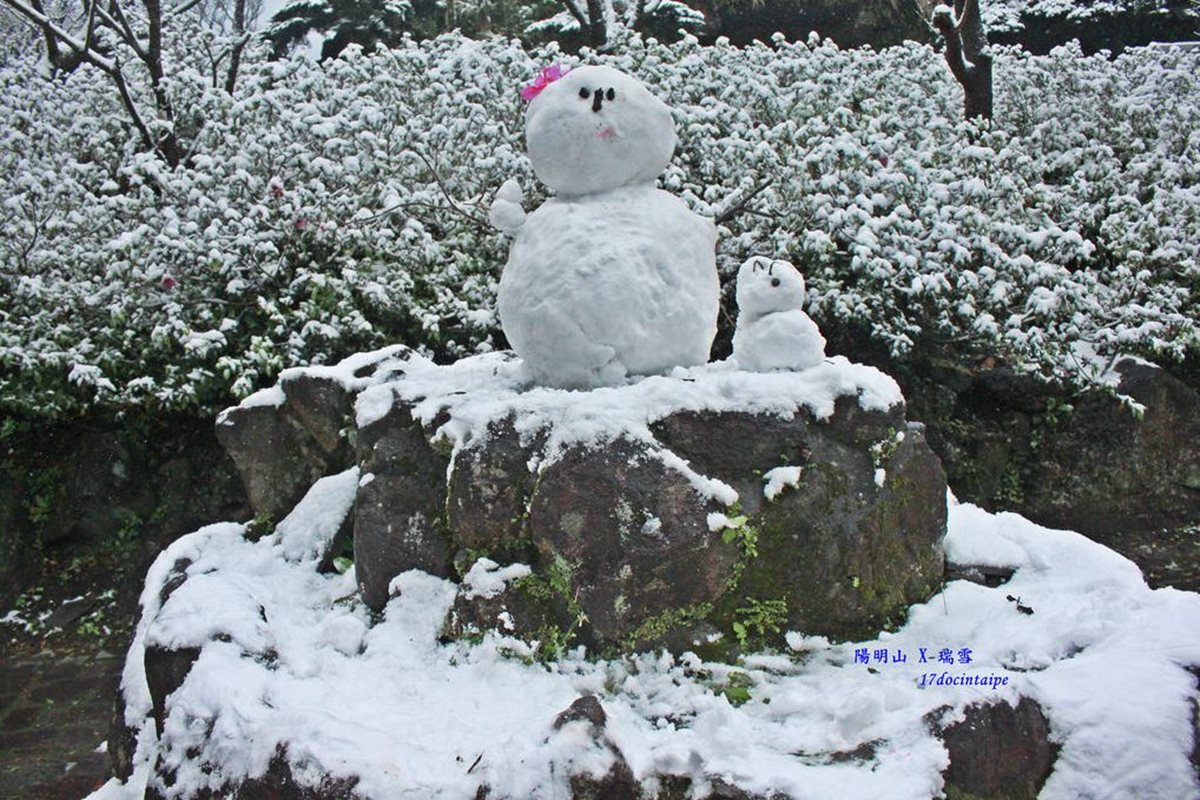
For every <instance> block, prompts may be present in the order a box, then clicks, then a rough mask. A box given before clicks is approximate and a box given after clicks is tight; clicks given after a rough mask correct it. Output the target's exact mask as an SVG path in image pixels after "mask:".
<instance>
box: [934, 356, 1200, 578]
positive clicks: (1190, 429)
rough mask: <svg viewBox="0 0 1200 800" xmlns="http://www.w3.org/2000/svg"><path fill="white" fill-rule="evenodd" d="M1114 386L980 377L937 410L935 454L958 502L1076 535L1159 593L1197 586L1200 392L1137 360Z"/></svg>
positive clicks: (1114, 374) (1120, 366) (998, 371)
mask: <svg viewBox="0 0 1200 800" xmlns="http://www.w3.org/2000/svg"><path fill="white" fill-rule="evenodd" d="M1109 379H1110V380H1111V382H1112V384H1113V386H1112V388H1113V392H1105V391H1100V390H1092V391H1090V392H1087V393H1084V394H1079V393H1076V392H1070V391H1068V390H1066V389H1065V388H1064V387H1061V386H1055V385H1051V384H1047V383H1045V382H1043V381H1040V380H1038V379H1037V378H1036V377H1034V376H1031V375H1026V374H1022V373H1018V372H1015V371H1013V370H1011V369H1008V368H1004V367H996V368H992V369H988V370H985V371H983V372H981V373H979V374H977V375H974V376H970V377H968V378H967V379H965V380H964V381H963V382H962V384H961V385H960V386H957V387H955V389H954V390H953V391H952V392H950V393H948V396H947V397H946V398H945V399H944V401H943V402H942V403H941V405H942V406H943V408H942V409H941V410H940V411H938V410H933V409H931V410H930V412H929V414H930V417H931V421H932V422H933V425H932V426H931V440H932V441H933V446H934V448H935V449H936V450H937V451H938V452H939V454H941V456H942V458H943V460H944V463H945V466H946V470H947V472H948V473H949V481H950V485H951V486H952V487H953V489H954V492H955V494H956V495H957V496H958V497H959V498H960V499H962V500H967V501H970V502H973V503H977V504H979V505H982V506H984V507H985V508H988V509H1005V510H1012V511H1016V512H1018V513H1020V514H1022V515H1023V516H1025V517H1028V518H1029V519H1031V520H1033V521H1035V522H1038V523H1040V524H1042V525H1047V526H1050V527H1056V528H1065V529H1068V530H1074V531H1079V532H1080V533H1083V534H1085V535H1087V536H1089V537H1091V538H1093V539H1095V540H1097V541H1099V542H1102V543H1103V544H1105V545H1108V546H1109V547H1112V548H1113V549H1115V550H1117V551H1118V552H1120V553H1121V554H1122V555H1124V556H1126V557H1127V558H1130V559H1131V560H1133V561H1135V562H1136V563H1137V564H1138V566H1139V567H1141V568H1142V571H1143V572H1144V573H1145V574H1146V578H1147V580H1148V581H1149V582H1150V584H1151V585H1152V586H1160V585H1171V586H1175V587H1177V588H1180V589H1193V590H1194V589H1197V588H1200V582H1197V577H1196V575H1195V570H1192V569H1190V568H1189V567H1188V565H1189V564H1191V563H1192V560H1193V559H1192V556H1191V550H1192V549H1193V544H1192V541H1193V539H1194V533H1193V532H1194V529H1195V526H1196V525H1197V524H1200V393H1198V392H1197V390H1196V388H1194V387H1193V386H1190V385H1189V384H1187V383H1184V382H1183V381H1181V380H1179V379H1178V378H1176V377H1175V376H1174V375H1172V374H1171V373H1170V372H1168V371H1167V370H1164V369H1162V368H1160V367H1157V366H1154V365H1152V364H1149V363H1147V362H1145V361H1141V360H1138V359H1133V358H1124V359H1119V360H1118V361H1117V362H1116V364H1115V365H1114V366H1113V368H1112V370H1111V374H1110V375H1109ZM938 383H939V385H941V386H945V385H948V384H949V383H951V382H950V381H947V380H939V381H938ZM922 393H923V394H928V393H927V392H924V390H922Z"/></svg>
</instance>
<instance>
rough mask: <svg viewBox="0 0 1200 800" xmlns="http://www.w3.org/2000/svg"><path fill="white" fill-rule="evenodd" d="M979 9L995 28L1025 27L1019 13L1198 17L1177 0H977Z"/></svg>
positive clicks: (1086, 18) (1082, 17)
mask: <svg viewBox="0 0 1200 800" xmlns="http://www.w3.org/2000/svg"><path fill="white" fill-rule="evenodd" d="M1193 5H1194V4H1193ZM980 12H981V13H982V15H983V23H984V25H985V26H987V29H988V30H990V31H996V32H1000V31H1016V30H1020V29H1021V28H1023V27H1025V25H1024V23H1023V22H1022V17H1026V18H1033V19H1038V18H1041V19H1063V20H1072V21H1079V22H1094V21H1097V20H1111V19H1114V18H1119V17H1125V16H1129V15H1145V16H1148V17H1153V16H1165V15H1168V14H1178V15H1180V16H1190V17H1192V18H1194V19H1195V18H1200V9H1194V8H1191V9H1189V8H1188V7H1187V4H1186V3H1179V2H1177V0H1090V1H1088V2H1080V0H987V2H984V3H980Z"/></svg>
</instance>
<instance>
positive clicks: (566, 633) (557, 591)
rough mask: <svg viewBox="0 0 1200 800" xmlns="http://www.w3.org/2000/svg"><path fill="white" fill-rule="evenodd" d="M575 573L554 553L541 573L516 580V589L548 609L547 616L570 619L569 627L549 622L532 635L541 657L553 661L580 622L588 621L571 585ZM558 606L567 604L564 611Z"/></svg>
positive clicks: (560, 654)
mask: <svg viewBox="0 0 1200 800" xmlns="http://www.w3.org/2000/svg"><path fill="white" fill-rule="evenodd" d="M574 573H575V567H573V566H572V565H571V564H570V563H568V562H567V560H566V559H565V558H563V557H562V556H561V555H559V554H557V553H555V554H554V556H553V557H552V558H550V559H549V564H548V565H546V566H545V567H544V569H543V570H542V571H541V572H540V573H539V572H537V571H534V572H532V573H530V574H529V575H526V576H525V577H523V578H518V579H517V580H515V581H513V584H512V586H513V589H515V590H516V591H518V592H520V593H522V594H524V595H525V596H526V597H528V598H530V599H531V600H533V601H535V602H537V603H539V604H541V605H543V606H544V607H545V608H546V609H547V613H546V616H548V617H560V618H561V617H565V618H566V619H567V620H569V622H567V624H566V627H563V625H561V624H558V623H554V622H547V623H545V624H543V625H540V626H539V627H538V629H537V630H536V631H535V632H534V634H533V638H534V639H536V640H537V641H538V650H537V654H538V658H539V659H540V660H542V661H552V660H554V659H556V658H559V657H561V656H562V655H563V654H564V653H565V652H566V651H567V648H568V647H570V645H571V643H572V642H574V640H575V638H576V636H577V635H578V633H579V628H580V626H581V625H583V624H584V623H585V622H587V614H585V613H584V611H583V607H582V606H580V605H579V600H578V599H577V598H576V597H575V593H574V591H572V589H571V583H572V576H573V575H574ZM555 606H558V607H559V609H560V611H561V610H562V609H563V608H564V607H565V614H562V613H558V614H556V613H555V612H554V611H553V610H552V609H553V608H554V607H555Z"/></svg>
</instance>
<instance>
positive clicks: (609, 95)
mask: <svg viewBox="0 0 1200 800" xmlns="http://www.w3.org/2000/svg"><path fill="white" fill-rule="evenodd" d="M616 96H617V93H616V92H614V91H613V90H612V89H609V90H608V91H607V92H605V93H604V99H605V100H612V99H613V98H614V97H616Z"/></svg>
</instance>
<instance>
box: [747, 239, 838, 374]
mask: <svg viewBox="0 0 1200 800" xmlns="http://www.w3.org/2000/svg"><path fill="white" fill-rule="evenodd" d="M737 301H738V320H737V328H736V329H735V330H734V334H733V357H734V359H735V360H736V361H737V364H738V367H739V368H741V369H744V370H749V371H751V372H767V371H770V370H778V369H786V370H804V369H808V368H809V367H815V366H817V365H818V364H820V363H821V362H822V361H824V360H825V338H824V337H823V336H821V331H820V330H819V329H818V328H817V324H816V323H815V322H813V321H812V319H811V318H810V317H809V316H808V314H805V313H804V311H803V310H802V308H801V306H802V305H803V303H804V278H803V277H802V276H801V275H800V273H799V272H798V271H797V270H796V268H795V267H793V266H792V265H791V264H789V263H788V262H786V261H777V260H771V259H767V258H762V257H760V256H755V257H754V258H751V259H749V260H747V261H746V263H744V264H742V267H741V269H740V270H738V278H737Z"/></svg>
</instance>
